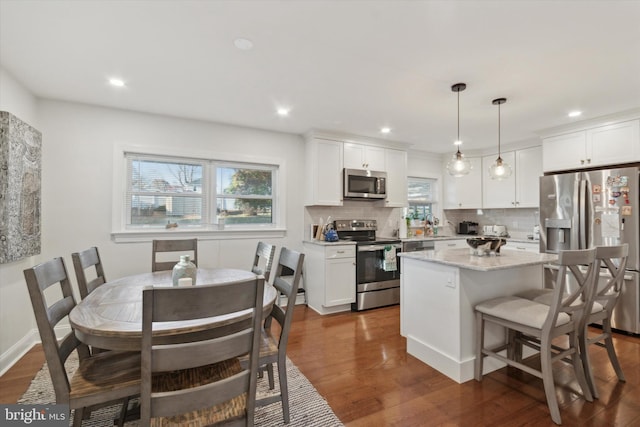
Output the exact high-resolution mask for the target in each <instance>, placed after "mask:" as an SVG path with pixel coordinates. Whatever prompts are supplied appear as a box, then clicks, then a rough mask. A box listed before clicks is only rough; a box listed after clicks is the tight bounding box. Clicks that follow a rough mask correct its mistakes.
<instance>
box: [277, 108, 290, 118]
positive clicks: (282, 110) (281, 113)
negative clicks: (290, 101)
mask: <svg viewBox="0 0 640 427" xmlns="http://www.w3.org/2000/svg"><path fill="white" fill-rule="evenodd" d="M278 115H279V116H282V117H285V116H288V115H289V109H288V108H278Z"/></svg>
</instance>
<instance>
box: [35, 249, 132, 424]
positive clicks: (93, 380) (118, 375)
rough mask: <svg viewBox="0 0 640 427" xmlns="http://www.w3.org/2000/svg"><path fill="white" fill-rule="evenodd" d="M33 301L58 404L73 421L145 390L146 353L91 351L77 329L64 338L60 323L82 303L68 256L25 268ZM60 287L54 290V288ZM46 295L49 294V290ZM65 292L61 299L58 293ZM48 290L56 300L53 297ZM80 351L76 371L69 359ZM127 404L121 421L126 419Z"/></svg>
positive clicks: (78, 420)
mask: <svg viewBox="0 0 640 427" xmlns="http://www.w3.org/2000/svg"><path fill="white" fill-rule="evenodd" d="M24 277H25V279H26V282H27V288H28V290H29V296H30V297H31V304H32V305H33V311H34V314H35V317H36V323H37V325H38V331H39V332H40V339H41V340H42V348H43V350H44V354H45V358H46V361H47V366H48V367H49V374H50V375H51V382H52V383H53V389H54V391H55V395H56V403H57V404H66V405H69V408H70V409H71V410H72V411H74V419H73V425H74V426H80V425H81V424H82V419H83V418H84V417H85V415H88V414H87V412H88V411H90V410H91V408H93V407H95V406H101V405H106V404H113V402H114V401H116V400H123V401H124V402H126V401H128V398H129V397H130V396H135V395H137V394H139V393H140V354H139V353H133V352H119V351H109V352H103V353H100V354H97V355H95V356H91V355H90V354H89V348H88V347H87V346H86V345H85V344H83V343H82V342H80V341H79V340H78V338H76V336H75V334H74V331H73V330H72V331H70V332H69V333H67V334H66V335H65V336H64V337H63V338H62V339H60V340H58V337H57V336H56V332H55V328H56V326H58V324H59V323H60V321H61V320H63V319H65V318H66V317H67V315H68V314H69V312H70V311H71V310H72V309H73V308H74V307H75V306H76V301H75V298H74V297H73V293H72V290H71V283H70V281H69V278H68V275H67V269H66V267H65V264H64V260H63V259H62V258H54V259H53V260H51V261H47V262H44V263H42V264H38V265H36V266H35V267H32V268H28V269H26V270H24ZM54 286H55V287H57V288H58V290H57V291H56V292H51V290H52V289H53V288H52V287H54ZM45 294H46V295H45ZM58 294H60V295H61V297H59V298H58V299H55V300H54V298H53V296H54V295H58ZM47 295H48V296H49V297H50V299H48V298H47ZM74 350H75V351H76V352H77V353H78V358H79V360H80V366H79V368H78V369H77V370H76V371H75V372H74V373H73V374H71V375H68V374H67V372H66V370H65V366H64V364H65V362H66V360H67V359H68V358H69V356H70V355H71V353H72V352H73V351H74ZM125 412H126V404H125V405H123V407H122V414H121V417H120V420H119V423H118V424H119V425H122V424H123V423H124V414H125Z"/></svg>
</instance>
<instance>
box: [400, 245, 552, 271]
mask: <svg viewBox="0 0 640 427" xmlns="http://www.w3.org/2000/svg"><path fill="white" fill-rule="evenodd" d="M398 255H399V256H401V257H404V258H410V259H416V260H419V261H426V262H433V263H437V264H444V265H450V266H453V267H459V268H464V269H468V270H477V271H494V270H505V269H509V268H515V267H522V266H526V265H536V264H546V263H548V262H554V261H556V260H557V259H558V257H557V255H553V254H536V253H533V252H524V251H505V252H502V253H501V254H500V255H497V256H476V255H471V250H470V248H458V249H444V250H438V251H435V250H427V251H418V252H401V253H399V254H398Z"/></svg>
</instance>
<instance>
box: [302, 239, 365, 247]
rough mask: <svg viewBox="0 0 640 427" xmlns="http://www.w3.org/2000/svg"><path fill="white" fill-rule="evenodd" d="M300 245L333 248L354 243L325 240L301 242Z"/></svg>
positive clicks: (353, 243)
mask: <svg viewBox="0 0 640 427" xmlns="http://www.w3.org/2000/svg"><path fill="white" fill-rule="evenodd" d="M302 243H310V244H312V245H318V246H333V245H355V244H356V242H354V241H351V240H338V241H337V242H327V241H326V240H316V239H313V240H303V241H302Z"/></svg>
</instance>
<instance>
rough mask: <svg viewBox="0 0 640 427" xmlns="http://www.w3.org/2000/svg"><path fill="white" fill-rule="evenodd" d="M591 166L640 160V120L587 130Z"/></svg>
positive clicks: (588, 161)
mask: <svg viewBox="0 0 640 427" xmlns="http://www.w3.org/2000/svg"><path fill="white" fill-rule="evenodd" d="M587 151H588V152H590V155H589V156H588V157H587V163H588V164H589V166H603V165H614V164H619V163H630V162H636V161H639V160H640V120H631V121H627V122H621V123H616V124H612V125H609V126H600V127H597V128H594V129H589V130H587Z"/></svg>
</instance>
